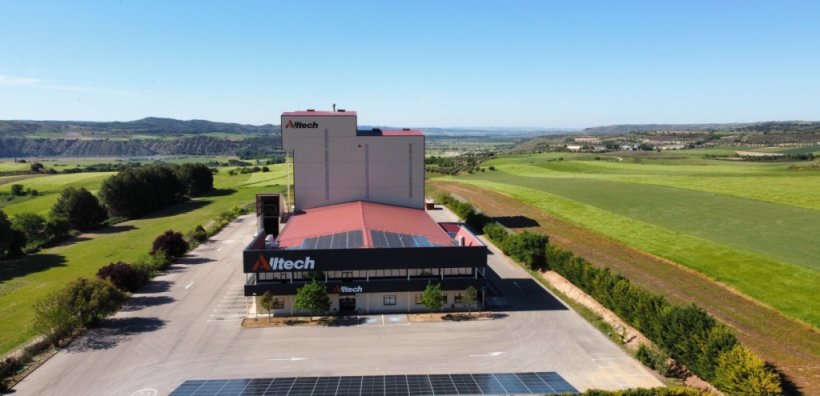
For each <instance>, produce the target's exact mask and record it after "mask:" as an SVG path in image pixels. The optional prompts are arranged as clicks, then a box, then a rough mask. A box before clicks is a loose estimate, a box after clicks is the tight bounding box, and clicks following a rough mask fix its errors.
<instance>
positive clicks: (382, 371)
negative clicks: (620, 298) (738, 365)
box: [15, 216, 661, 395]
mask: <svg viewBox="0 0 820 396" xmlns="http://www.w3.org/2000/svg"><path fill="white" fill-rule="evenodd" d="M255 221H256V220H255V219H254V218H253V217H251V216H244V217H242V218H241V219H240V220H238V221H235V222H234V223H233V224H231V225H230V226H229V227H227V228H226V229H225V230H224V231H223V232H221V233H220V234H219V235H217V236H216V238H214V239H213V240H212V241H210V242H209V243H207V244H205V245H202V246H200V247H199V248H197V249H196V250H195V251H194V252H192V254H191V255H190V256H189V257H186V258H185V259H183V260H181V262H180V263H179V264H177V265H175V266H174V267H173V268H172V270H171V271H169V273H167V274H165V275H163V276H161V277H158V278H157V279H156V280H155V281H154V282H152V283H151V284H150V285H149V287H148V288H146V290H144V291H143V292H141V293H138V294H135V295H134V297H133V298H132V300H131V302H129V304H128V305H127V306H126V307H125V309H124V310H123V311H122V312H120V313H118V314H117V315H116V316H115V317H114V318H112V319H110V320H107V321H105V323H104V324H103V325H102V326H101V327H100V328H97V329H94V330H92V331H90V332H88V334H87V335H86V336H85V337H83V338H81V339H80V340H78V341H77V342H75V343H74V344H72V346H71V347H69V348H67V349H66V350H64V351H61V352H60V353H58V354H57V355H56V356H55V357H53V358H52V359H51V360H49V361H48V362H47V363H46V364H44V365H43V366H42V367H40V368H39V369H38V370H36V371H35V372H34V373H33V374H32V375H30V376H29V377H28V378H26V379H25V380H24V381H23V382H21V383H20V384H18V386H17V387H16V388H15V391H16V393H15V394H16V395H66V394H77V395H132V394H135V393H136V392H142V393H136V394H145V395H150V394H168V393H170V392H171V391H173V390H174V389H176V388H177V387H178V386H180V385H181V384H182V383H183V382H185V381H187V380H207V379H243V378H270V377H289V376H291V377H305V376H370V375H393V374H401V375H405V374H414V375H415V374H464V373H505V372H508V373H514V372H555V373H558V374H559V375H560V376H562V377H563V378H564V379H566V381H567V382H569V383H570V384H571V385H572V386H573V387H575V388H576V389H578V390H582V391H583V390H585V389H589V388H604V389H619V388H626V387H639V386H641V387H649V386H660V385H661V382H660V381H659V380H658V379H657V378H655V377H654V376H653V374H652V373H650V372H649V371H648V370H646V369H645V368H644V367H642V366H641V365H640V364H639V363H638V362H637V361H635V360H634V359H633V358H631V357H630V356H629V355H627V354H626V353H624V352H623V351H622V350H621V349H619V347H617V346H616V345H614V344H613V343H611V342H610V341H609V340H608V339H607V338H606V337H605V336H604V335H602V334H601V333H600V332H598V331H597V330H596V329H594V328H593V327H592V326H591V325H590V324H588V323H587V322H586V321H584V320H583V319H582V318H581V317H580V316H579V315H578V314H576V313H575V312H573V311H572V310H570V309H568V308H567V307H566V305H564V304H563V303H562V302H561V301H559V300H558V299H556V298H555V297H554V296H552V295H551V294H550V293H549V292H547V291H546V290H545V289H544V288H543V287H542V286H541V285H540V284H539V283H537V282H535V281H534V280H533V279H532V278H530V277H529V275H528V274H527V273H526V272H525V271H523V270H521V269H520V268H519V267H518V266H517V265H515V264H513V263H510V262H508V261H507V260H506V259H505V258H504V257H503V256H502V255H501V254H500V253H499V252H498V251H495V250H494V249H493V252H492V253H493V254H492V255H491V256H490V257H489V264H490V267H491V268H492V270H493V274H492V277H491V279H490V280H491V282H492V283H493V287H494V288H495V289H496V290H497V292H498V294H499V295H498V296H496V299H495V300H494V301H495V302H496V303H497V305H499V306H500V307H501V308H502V309H503V310H504V312H503V313H504V314H505V315H502V318H500V319H496V320H482V321H466V322H420V323H409V322H408V321H407V316H406V315H372V316H367V317H366V318H365V320H364V321H363V322H364V323H363V324H356V325H351V326H336V327H320V326H315V327H314V326H311V327H276V328H259V329H246V328H241V327H240V326H239V324H240V321H241V315H237V314H236V312H235V309H236V307H237V305H239V306H240V308H241V301H238V300H237V298H236V294H237V290H239V289H240V288H241V286H242V284H243V277H242V273H241V268H240V267H241V266H240V258H241V251H242V248H243V247H244V245H245V244H246V243H247V242H249V241H250V239H251V237H252V234H253V232H254V229H255ZM238 302H239V304H238Z"/></svg>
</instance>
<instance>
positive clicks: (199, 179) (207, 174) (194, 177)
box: [174, 164, 214, 197]
mask: <svg viewBox="0 0 820 396" xmlns="http://www.w3.org/2000/svg"><path fill="white" fill-rule="evenodd" d="M174 173H176V176H177V177H178V178H179V181H180V183H182V184H183V185H184V186H185V193H186V194H187V195H188V196H191V197H198V196H200V195H203V194H207V193H209V192H211V190H213V189H214V175H213V173H211V169H210V168H208V167H207V166H206V165H204V164H182V165H179V166H177V167H176V168H175V169H174Z"/></svg>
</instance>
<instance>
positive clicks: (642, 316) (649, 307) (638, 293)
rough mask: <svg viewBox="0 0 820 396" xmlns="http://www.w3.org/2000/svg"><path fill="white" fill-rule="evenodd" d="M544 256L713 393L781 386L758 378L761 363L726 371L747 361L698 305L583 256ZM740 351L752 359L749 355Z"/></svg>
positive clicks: (555, 251)
mask: <svg viewBox="0 0 820 396" xmlns="http://www.w3.org/2000/svg"><path fill="white" fill-rule="evenodd" d="M545 254H546V260H547V264H548V266H549V268H550V269H551V270H553V271H555V272H557V273H559V274H561V275H562V276H563V277H565V278H566V279H567V280H569V281H570V282H572V283H573V284H574V285H575V286H577V287H579V288H580V289H582V290H584V291H585V292H586V293H587V294H589V295H590V296H592V298H594V299H595V300H597V301H598V302H600V303H601V304H603V305H604V306H605V307H607V308H609V309H610V310H612V311H613V312H615V314H616V315H618V316H619V317H620V318H621V319H623V320H624V321H626V322H627V323H629V324H631V325H632V326H634V327H635V328H637V329H638V330H640V331H641V332H642V333H643V334H644V335H645V336H646V337H648V338H649V339H650V340H652V341H653V342H654V343H655V344H656V345H658V347H660V348H661V349H662V350H663V351H664V352H665V353H668V354H669V356H671V357H672V358H673V359H675V360H676V361H677V362H678V363H680V364H682V365H684V366H686V367H687V368H688V369H689V370H691V371H692V372H693V373H695V374H697V375H698V376H700V377H701V378H703V379H705V380H707V381H714V385H715V386H717V387H718V389H720V390H723V391H727V392H730V393H731V392H733V390H734V389H740V388H741V385H742V386H748V387H754V386H759V388H754V389H763V390H765V389H770V388H773V387H772V386H770V384H772V383H774V384H776V385H777V386H778V389H779V387H780V386H781V385H780V382H779V378H777V375H776V374H775V373H772V372H770V371H768V373H769V374H770V375H769V374H767V375H764V374H763V373H764V371H762V369H759V367H763V366H762V363H760V364H757V363H755V362H752V363H747V364H748V367H755V369H749V370H747V371H743V370H741V369H734V368H732V367H741V366H740V364H739V363H736V362H738V361H742V360H743V359H746V360H745V361H747V362H751V360H750V359H751V358H746V357H744V358H743V359H741V358H739V357H738V356H739V355H740V352H736V351H735V350H736V349H737V348H739V346H738V343H737V339H736V338H735V336H734V335H733V334H732V333H731V332H730V331H729V329H727V328H726V327H725V326H723V325H722V324H720V323H718V322H717V321H716V320H715V319H714V318H713V317H712V316H711V315H709V314H708V313H706V312H705V311H703V310H702V309H700V308H699V307H697V306H695V305H689V306H685V307H682V306H677V305H672V304H670V303H669V302H667V301H666V299H664V298H663V297H662V296H659V295H656V294H653V293H650V292H648V291H646V290H644V289H641V288H639V287H637V286H635V285H632V284H631V283H630V282H629V281H628V280H627V279H626V278H624V277H622V276H620V275H615V274H612V273H611V272H610V271H609V270H608V269H605V268H596V267H593V266H592V265H591V264H590V263H588V262H587V261H586V260H584V259H583V258H581V257H576V256H574V255H573V254H572V253H571V252H568V251H564V250H562V249H560V248H557V247H554V246H547V248H546V249H545ZM729 351H735V352H734V353H735V354H734V355H726V353H728V352H729ZM743 351H744V353H748V354H749V356H752V357H753V355H751V352H748V351H747V350H745V349H744V350H743ZM645 352H646V351H645ZM645 352H644V353H645ZM755 359H757V358H755ZM756 362H759V359H758V360H757V361H756ZM753 363H754V364H753ZM727 365H728V366H729V367H727ZM742 367H747V366H742ZM755 370H757V371H755ZM738 372H739V373H741V374H737V373H738ZM749 372H751V373H753V374H750V375H748V376H747V377H749V378H753V379H750V380H749V381H751V382H748V383H744V384H739V383H738V381H741V380H742V379H743V378H747V377H744V374H742V373H749ZM744 389H751V388H744Z"/></svg>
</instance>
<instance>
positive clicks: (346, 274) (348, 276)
mask: <svg viewBox="0 0 820 396" xmlns="http://www.w3.org/2000/svg"><path fill="white" fill-rule="evenodd" d="M342 279H353V272H346V271H345V272H342Z"/></svg>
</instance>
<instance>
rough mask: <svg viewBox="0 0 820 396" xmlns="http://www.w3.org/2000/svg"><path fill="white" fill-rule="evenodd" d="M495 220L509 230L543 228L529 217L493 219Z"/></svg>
mask: <svg viewBox="0 0 820 396" xmlns="http://www.w3.org/2000/svg"><path fill="white" fill-rule="evenodd" d="M493 220H495V221H496V222H498V223H499V224H501V225H503V226H504V227H507V228H530V227H540V226H541V224H539V223H538V221H536V220H535V219H531V218H529V217H527V216H500V217H493Z"/></svg>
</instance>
